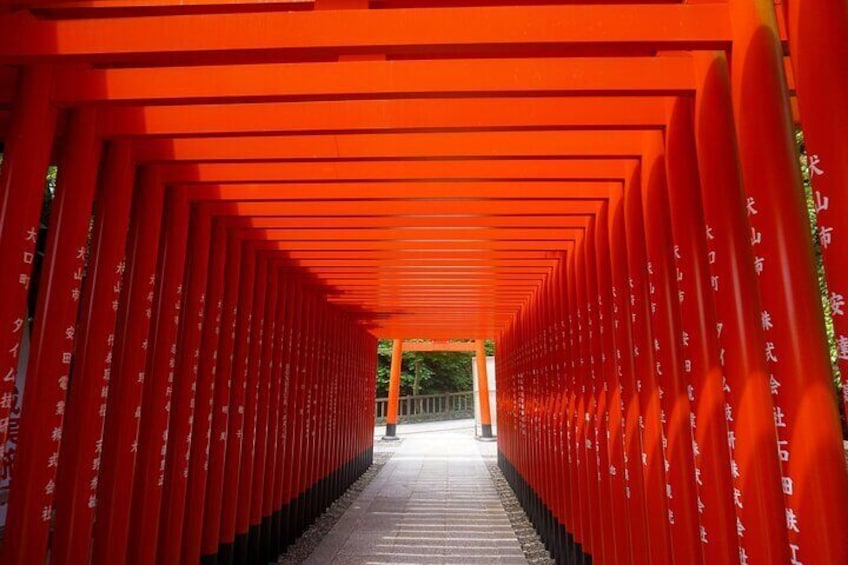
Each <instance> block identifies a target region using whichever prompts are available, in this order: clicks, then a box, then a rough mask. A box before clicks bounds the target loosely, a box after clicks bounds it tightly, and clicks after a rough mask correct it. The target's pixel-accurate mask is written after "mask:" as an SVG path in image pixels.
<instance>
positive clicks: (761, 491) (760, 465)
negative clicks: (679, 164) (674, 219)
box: [695, 53, 788, 563]
mask: <svg viewBox="0 0 848 565" xmlns="http://www.w3.org/2000/svg"><path fill="white" fill-rule="evenodd" d="M695 60H696V63H697V64H696V80H697V90H696V95H695V146H696V151H697V154H698V164H699V168H698V170H699V173H700V181H701V199H702V201H703V205H704V220H705V222H706V227H705V234H704V235H705V239H706V244H707V253H708V255H707V256H708V264H709V269H710V287H711V289H712V300H713V304H714V307H715V313H716V322H715V323H716V326H715V332H716V335H717V337H718V340H719V346H720V349H719V361H720V363H721V366H722V369H723V375H722V386H723V392H724V405H723V409H724V417H725V420H726V422H727V427H728V435H727V444H728V449H729V452H730V465H731V469H732V478H733V508H734V511H735V513H736V524H735V525H736V541H737V544H738V545H739V550H738V551H739V556H746V559H748V560H749V562H751V563H786V561H787V560H786V555H787V549H788V548H787V544H786V527H785V516H784V509H783V500H782V497H781V493H780V484H779V483H780V465H779V462H778V452H779V449H780V445H778V444H777V438H776V436H775V428H774V416H773V412H772V401H771V392H770V390H769V375H768V372H767V371H766V367H765V356H764V355H763V333H762V332H763V330H762V322H761V316H760V306H759V294H758V291H757V281H756V275H755V274H754V265H753V254H752V250H751V245H750V230H749V228H748V224H747V222H746V220H745V195H744V193H743V192H742V185H741V178H740V174H739V163H738V157H737V154H736V139H735V130H734V122H733V113H732V108H731V101H730V78H729V75H728V66H727V60H726V59H725V55H724V53H704V54H702V55H698V56H696V59H695ZM776 445H777V447H775V446H776ZM740 558H741V557H740Z"/></svg>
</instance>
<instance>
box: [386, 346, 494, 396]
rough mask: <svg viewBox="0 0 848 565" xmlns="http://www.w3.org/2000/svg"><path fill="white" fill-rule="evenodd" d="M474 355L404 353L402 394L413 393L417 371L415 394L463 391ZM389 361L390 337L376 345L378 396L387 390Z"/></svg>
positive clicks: (491, 349)
mask: <svg viewBox="0 0 848 565" xmlns="http://www.w3.org/2000/svg"><path fill="white" fill-rule="evenodd" d="M494 350H495V346H494V342H491V341H487V342H486V354H487V355H493V354H494ZM473 359H474V356H473V355H470V354H468V353H456V352H432V353H431V352H419V351H413V352H405V353H404V354H403V363H402V364H401V373H400V393H401V396H403V395H407V394H412V392H413V386H414V384H415V372H416V370H417V371H418V381H419V382H418V384H419V388H418V394H442V393H446V392H464V391H468V390H471V389H472V386H471V385H472V383H471V363H472V362H473ZM391 364H392V340H390V339H382V340H380V341H379V342H378V344H377V396H378V397H385V396H387V395H388V392H389V373H390V371H391Z"/></svg>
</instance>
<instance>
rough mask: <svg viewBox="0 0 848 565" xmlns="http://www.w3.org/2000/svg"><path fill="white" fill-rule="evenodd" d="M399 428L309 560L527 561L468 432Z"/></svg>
mask: <svg viewBox="0 0 848 565" xmlns="http://www.w3.org/2000/svg"><path fill="white" fill-rule="evenodd" d="M400 435H401V436H402V437H403V439H402V441H401V444H400V445H399V446H397V445H396V444H395V446H393V447H392V450H393V451H394V452H395V454H394V456H393V457H392V458H391V459H390V460H389V462H388V463H387V464H386V465H385V466H384V467H383V469H382V470H381V471H380V472H379V473H378V474H377V476H376V477H374V479H373V480H372V482H371V484H369V485H368V486H367V487H366V488H365V489H364V490H363V491H362V493H361V494H360V496H359V498H358V499H357V500H356V501H354V503H353V504H351V506H350V508H348V509H347V511H346V512H345V514H344V516H342V518H341V519H340V520H339V521H338V522H337V523H336V525H335V526H334V527H333V529H332V530H330V532H329V533H328V534H327V535H326V536H325V538H324V539H323V540H322V541H321V543H320V544H319V545H318V547H316V548H315V551H314V552H313V553H312V554H311V555H310V556H309V558H308V559H307V560H306V561H305V563H307V564H311V565H325V564H334V565H371V564H373V565H378V564H391V565H403V564H430V563H433V564H442V565H448V564H457V565H459V564H462V565H474V564H477V563H480V564H507V565H518V564H521V565H526V563H527V559H526V558H525V557H524V553H523V552H522V549H521V545H520V544H519V542H518V538H517V537H516V535H515V531H514V530H513V528H512V525H511V524H510V521H509V518H508V517H507V514H506V511H505V510H504V508H503V504H502V503H501V499H500V497H499V496H498V493H497V490H496V489H495V486H494V483H493V482H492V478H491V476H490V474H489V471H488V470H487V468H486V465H485V464H484V461H483V458H482V457H481V446H479V445H478V444H477V442H475V440H474V438H473V436H472V435H471V433H469V431H468V430H466V429H463V430H456V429H438V428H436V429H434V430H432V431H430V432H429V433H421V434H409V435H407V436H405V437H404V436H403V431H402V430H401V431H400ZM486 447H489V446H486ZM379 448H380V447H379V446H378V448H377V449H379ZM491 448H494V446H493V445H492V446H491Z"/></svg>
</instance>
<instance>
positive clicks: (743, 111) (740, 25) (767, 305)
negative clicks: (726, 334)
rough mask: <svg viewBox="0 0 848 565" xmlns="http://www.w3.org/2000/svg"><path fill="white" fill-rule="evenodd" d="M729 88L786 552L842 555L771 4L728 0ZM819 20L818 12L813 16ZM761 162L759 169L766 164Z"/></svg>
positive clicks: (846, 556)
mask: <svg viewBox="0 0 848 565" xmlns="http://www.w3.org/2000/svg"><path fill="white" fill-rule="evenodd" d="M729 6H730V9H731V18H732V22H733V32H734V38H733V55H732V63H733V64H732V65H731V85H732V89H731V93H732V98H733V107H734V115H735V117H736V123H737V126H738V140H739V162H740V164H741V171H742V178H743V180H744V189H745V193H746V195H747V200H746V209H747V211H748V221H749V223H750V225H751V228H752V229H753V230H754V231H753V232H752V244H753V246H754V262H755V271H756V272H757V274H758V280H759V282H760V285H759V289H760V295H761V298H762V309H763V310H762V313H761V316H762V321H763V324H762V325H763V330H764V332H765V350H764V354H765V356H766V363H767V365H766V366H767V369H768V371H769V373H770V379H771V385H772V387H773V388H774V389H775V391H774V392H775V393H776V394H773V395H772V396H773V400H774V401H775V402H774V403H775V411H774V420H775V427H776V428H777V435H778V439H779V440H780V441H785V442H787V443H786V444H783V452H784V453H786V457H785V459H786V460H785V461H782V476H781V486H782V488H783V494H784V499H785V505H786V516H785V518H786V529H787V532H788V535H789V548H790V559H791V560H794V561H798V562H801V563H803V562H805V561H806V562H807V563H811V562H821V563H842V562H845V561H848V544H846V543H844V540H843V539H842V538H841V537H840V536H834V535H833V534H832V532H834V531H845V530H848V505H846V504H845V503H844V502H845V500H848V473H846V470H845V452H844V447H843V445H842V433H841V427H840V424H839V417H838V413H837V410H836V403H835V400H834V394H833V373H832V369H831V366H830V361H829V358H828V345H827V337H826V335H825V327H824V318H823V313H822V306H821V295H820V293H819V287H818V281H817V278H816V269H815V257H814V253H813V246H812V239H811V237H810V224H809V221H808V217H807V212H806V207H805V206H806V203H805V197H804V191H803V187H802V185H801V175H800V170H799V160H798V159H799V157H798V152H797V150H796V147H795V143H794V133H795V131H794V123H793V121H792V113H791V110H790V107H789V95H788V90H787V86H786V79H785V77H784V67H783V50H782V48H781V44H780V40H779V35H778V28H777V23H776V18H775V14H774V4H773V3H772V2H769V1H768V0H755V1H752V0H746V1H742V0H732V1H731V2H730V4H729ZM817 17H822V15H817ZM766 163H767V164H768V165H767V166H765V164H766Z"/></svg>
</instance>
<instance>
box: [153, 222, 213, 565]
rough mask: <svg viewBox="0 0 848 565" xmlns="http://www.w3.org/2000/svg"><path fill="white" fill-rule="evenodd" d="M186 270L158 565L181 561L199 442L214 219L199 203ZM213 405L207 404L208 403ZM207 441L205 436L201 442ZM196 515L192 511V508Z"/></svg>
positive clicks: (193, 224)
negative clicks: (202, 354)
mask: <svg viewBox="0 0 848 565" xmlns="http://www.w3.org/2000/svg"><path fill="white" fill-rule="evenodd" d="M189 214H190V223H189V232H188V249H190V250H191V253H190V254H187V256H186V265H187V268H186V271H185V273H184V275H183V281H184V282H183V287H184V294H185V299H184V303H183V305H182V306H181V308H180V310H181V316H180V318H181V320H180V332H179V335H178V337H177V344H178V345H177V358H176V367H174V371H175V372H174V383H173V385H172V389H173V392H172V395H171V409H170V414H169V419H170V423H169V426H168V442H167V456H166V457H167V459H166V461H165V484H164V488H163V491H162V509H161V511H160V519H159V521H160V523H161V530H160V532H161V533H160V540H159V548H158V555H157V558H156V561H157V563H162V564H164V563H179V562H180V559H181V554H182V540H183V518H184V516H185V512H186V491H187V489H188V474H189V464H190V458H191V444H192V442H193V441H194V438H195V436H194V426H193V424H194V422H195V409H196V407H197V406H196V403H195V397H196V391H197V389H198V376H199V373H200V345H201V331H202V328H203V325H204V316H205V313H206V289H207V282H208V279H209V262H210V249H209V245H210V243H211V229H212V226H211V222H212V221H211V218H210V217H209V214H208V213H207V212H205V211H203V210H200V209H199V208H198V207H197V205H195V206H193V207H192V209H191V211H190V213H189ZM207 404H208V403H207ZM203 439H205V434H204V436H203V437H202V438H198V440H199V441H202V440H203ZM188 511H189V512H194V508H193V507H188Z"/></svg>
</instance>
